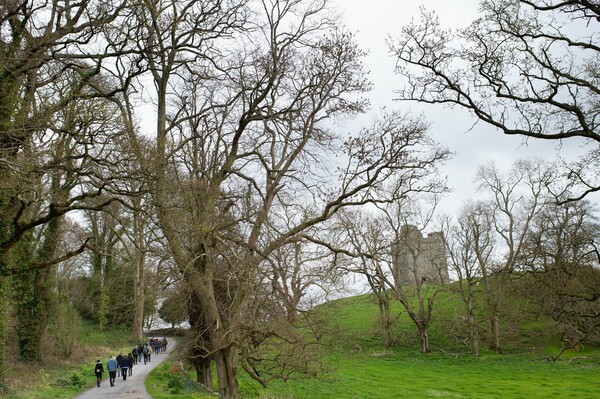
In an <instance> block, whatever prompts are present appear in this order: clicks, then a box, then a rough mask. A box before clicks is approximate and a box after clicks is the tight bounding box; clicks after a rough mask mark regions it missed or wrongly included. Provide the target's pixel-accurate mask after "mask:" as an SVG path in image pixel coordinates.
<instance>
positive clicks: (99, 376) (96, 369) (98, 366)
mask: <svg viewBox="0 0 600 399" xmlns="http://www.w3.org/2000/svg"><path fill="white" fill-rule="evenodd" d="M103 373H104V365H103V364H102V361H101V360H100V359H98V360H96V365H95V366H94V374H96V384H97V385H98V388H100V382H101V381H102V374H103Z"/></svg>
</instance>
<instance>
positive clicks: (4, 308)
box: [0, 259, 10, 396]
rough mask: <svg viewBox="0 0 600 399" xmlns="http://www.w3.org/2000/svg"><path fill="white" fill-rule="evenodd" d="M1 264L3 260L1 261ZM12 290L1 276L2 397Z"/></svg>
mask: <svg viewBox="0 0 600 399" xmlns="http://www.w3.org/2000/svg"><path fill="white" fill-rule="evenodd" d="M0 262H2V260H1V259H0ZM9 290H10V287H9V284H8V277H6V276H4V275H2V274H0V396H2V395H1V394H2V393H3V392H4V391H5V390H6V387H5V384H4V370H6V368H7V367H6V364H5V357H6V336H7V331H8V314H9V312H8V310H9V307H10V301H9V299H10V295H9V294H8V292H9Z"/></svg>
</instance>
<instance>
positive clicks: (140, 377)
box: [74, 339, 175, 399]
mask: <svg viewBox="0 0 600 399" xmlns="http://www.w3.org/2000/svg"><path fill="white" fill-rule="evenodd" d="M173 348H175V340H173V339H170V340H169V346H168V347H167V351H166V352H162V353H160V354H158V355H157V354H152V361H151V362H150V363H147V364H144V362H142V363H138V364H136V365H135V366H133V374H132V375H131V376H130V377H127V381H123V377H117V379H116V381H115V386H114V387H111V386H110V382H109V381H108V372H106V371H105V372H104V374H103V375H102V382H101V383H100V388H98V387H94V388H92V389H90V390H88V391H86V392H84V393H82V394H81V395H79V396H76V397H75V398H74V399H105V398H107V397H109V396H117V397H118V398H119V399H152V397H151V396H150V395H148V392H146V387H145V386H144V380H145V379H146V376H147V375H148V373H150V371H152V369H154V368H155V367H156V366H158V365H159V364H160V363H162V361H163V360H165V359H166V358H167V356H168V355H169V354H170V353H171V351H172V350H173ZM107 360H108V359H104V360H103V362H104V370H106V361H107ZM93 366H94V365H93V364H92V365H90V368H92V367H93Z"/></svg>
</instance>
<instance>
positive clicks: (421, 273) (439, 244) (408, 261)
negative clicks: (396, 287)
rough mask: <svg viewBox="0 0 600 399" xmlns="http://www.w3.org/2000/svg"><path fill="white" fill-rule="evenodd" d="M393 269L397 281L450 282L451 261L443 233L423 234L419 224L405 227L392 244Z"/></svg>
mask: <svg viewBox="0 0 600 399" xmlns="http://www.w3.org/2000/svg"><path fill="white" fill-rule="evenodd" d="M392 270H393V273H394V278H395V281H396V284H403V285H405V284H408V285H415V284H416V283H417V282H419V283H421V284H422V283H427V284H445V283H447V282H448V280H449V278H448V262H447V259H446V247H445V245H444V236H443V233H442V232H441V231H440V232H432V233H429V234H427V235H423V234H422V233H421V231H420V230H419V229H418V228H417V227H416V226H413V225H405V226H403V227H402V228H401V229H400V233H399V235H398V237H397V239H396V241H395V242H394V243H393V244H392Z"/></svg>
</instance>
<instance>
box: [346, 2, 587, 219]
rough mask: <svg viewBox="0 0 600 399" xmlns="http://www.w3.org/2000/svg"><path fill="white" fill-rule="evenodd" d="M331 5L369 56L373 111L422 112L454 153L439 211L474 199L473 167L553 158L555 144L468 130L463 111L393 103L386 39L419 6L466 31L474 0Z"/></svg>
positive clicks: (415, 15)
mask: <svg viewBox="0 0 600 399" xmlns="http://www.w3.org/2000/svg"><path fill="white" fill-rule="evenodd" d="M334 1H335V3H336V7H337V9H338V10H340V11H341V12H342V13H343V20H344V23H345V25H346V26H347V27H348V28H349V29H350V30H351V31H353V32H355V33H356V37H357V40H358V42H359V44H360V45H361V47H362V48H363V49H364V50H368V51H369V53H370V55H369V58H368V60H367V62H366V65H367V68H368V69H369V70H370V71H371V74H370V78H371V81H372V82H373V83H374V91H373V93H372V96H371V104H372V105H373V110H374V111H377V110H378V109H379V108H380V107H382V106H387V107H393V108H396V109H400V110H409V109H410V110H411V111H413V112H415V113H423V114H424V115H425V117H426V119H427V120H429V121H430V123H431V124H432V126H431V133H432V135H433V136H434V138H435V139H436V140H437V141H438V142H440V143H442V144H444V145H445V146H447V147H449V149H450V150H451V151H453V152H455V153H456V155H455V156H454V158H453V159H452V160H451V161H450V162H448V164H447V165H446V167H445V168H444V172H445V173H446V174H447V175H448V184H449V186H450V187H451V188H452V189H453V190H454V191H453V193H452V194H450V196H449V197H448V198H447V199H445V200H444V201H443V202H442V204H441V206H440V211H441V212H443V213H448V214H455V213H456V211H457V210H458V208H459V207H460V206H461V204H462V203H463V202H464V201H465V200H466V199H469V198H475V197H476V195H477V194H476V193H475V190H474V185H473V179H474V177H475V172H476V169H477V167H478V166H480V165H482V164H486V163H488V162H489V161H493V162H494V163H496V165H497V166H498V168H499V169H501V170H506V169H508V168H509V167H510V166H511V165H512V163H513V162H514V161H515V160H517V159H522V158H528V157H532V156H537V157H541V158H544V159H554V158H555V157H556V156H557V148H558V145H559V143H558V142H557V141H539V140H533V139H530V140H529V141H528V142H527V144H526V145H524V144H523V138H521V137H510V136H505V135H503V134H502V133H500V131H498V130H494V129H492V128H490V127H488V126H486V125H484V124H483V123H479V124H477V125H476V126H475V127H474V128H473V129H472V130H471V127H473V124H474V123H475V119H474V118H472V117H471V116H470V115H469V114H468V113H466V112H465V111H461V110H459V109H444V108H442V107H441V106H429V105H427V106H426V105H419V104H416V103H415V104H410V103H406V102H402V103H399V102H393V101H392V99H393V98H394V92H393V91H394V89H399V88H400V83H401V82H400V78H399V77H398V76H394V74H393V69H394V63H395V60H394V59H393V58H392V57H390V56H389V54H388V49H387V47H386V45H385V38H386V37H387V35H391V36H392V37H394V36H398V35H399V34H400V31H401V28H402V26H404V25H406V24H408V23H410V21H411V20H413V19H414V20H415V21H418V20H419V7H420V6H421V5H424V6H426V7H427V8H429V9H434V10H436V12H437V14H438V16H439V18H440V22H441V24H442V25H443V26H444V27H465V26H467V25H468V24H469V23H470V22H471V21H472V20H473V19H475V17H476V15H477V8H478V4H479V1H478V0H452V1H449V0H428V1H418V0H417V1H410V0H371V1H364V0H334ZM568 147H570V148H568V152H569V154H573V152H579V151H580V149H578V148H577V146H576V145H575V144H574V143H569V146H568ZM562 153H563V155H566V156H567V157H568V155H567V154H564V153H565V148H564V147H563V150H562Z"/></svg>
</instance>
